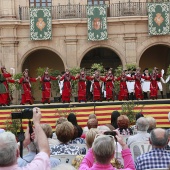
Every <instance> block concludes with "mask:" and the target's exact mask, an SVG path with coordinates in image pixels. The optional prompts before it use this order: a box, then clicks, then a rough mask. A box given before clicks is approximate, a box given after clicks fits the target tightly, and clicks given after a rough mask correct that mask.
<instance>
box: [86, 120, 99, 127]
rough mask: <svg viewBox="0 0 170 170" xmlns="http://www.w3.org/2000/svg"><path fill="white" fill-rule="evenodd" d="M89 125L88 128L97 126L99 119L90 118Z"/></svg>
mask: <svg viewBox="0 0 170 170" xmlns="http://www.w3.org/2000/svg"><path fill="white" fill-rule="evenodd" d="M87 126H88V129H91V128H97V126H98V121H97V119H89V120H88V122H87Z"/></svg>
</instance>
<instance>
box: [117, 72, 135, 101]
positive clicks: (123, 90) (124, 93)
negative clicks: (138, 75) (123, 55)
mask: <svg viewBox="0 0 170 170" xmlns="http://www.w3.org/2000/svg"><path fill="white" fill-rule="evenodd" d="M128 80H133V78H131V77H128V76H126V75H125V71H122V74H121V76H120V77H118V78H116V81H120V90H119V96H118V100H120V101H121V100H128V89H127V84H126V81H128Z"/></svg>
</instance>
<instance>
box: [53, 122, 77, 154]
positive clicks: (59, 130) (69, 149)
mask: <svg viewBox="0 0 170 170" xmlns="http://www.w3.org/2000/svg"><path fill="white" fill-rule="evenodd" d="M56 135H57V138H58V140H59V141H60V142H61V143H60V144H59V145H55V146H52V147H50V150H51V154H52V155H59V154H72V155H77V154H80V148H79V147H78V146H73V145H70V144H68V142H69V141H70V140H71V139H73V136H74V126H73V125H72V123H70V122H68V121H65V122H63V123H61V124H58V125H57V126H56Z"/></svg>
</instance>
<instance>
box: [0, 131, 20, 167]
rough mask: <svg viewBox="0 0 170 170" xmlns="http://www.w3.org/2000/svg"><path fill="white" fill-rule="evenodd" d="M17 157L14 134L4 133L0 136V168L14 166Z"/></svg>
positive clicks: (17, 151)
mask: <svg viewBox="0 0 170 170" xmlns="http://www.w3.org/2000/svg"><path fill="white" fill-rule="evenodd" d="M18 157H19V150H18V145H17V142H16V138H15V136H14V134H12V133H11V132H4V133H1V134H0V167H8V166H11V165H14V164H16V162H17V158H18Z"/></svg>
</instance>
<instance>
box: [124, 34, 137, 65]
mask: <svg viewBox="0 0 170 170" xmlns="http://www.w3.org/2000/svg"><path fill="white" fill-rule="evenodd" d="M136 39H137V37H136V36H129V35H128V36H125V37H124V41H125V53H126V57H125V61H126V64H137V63H136V62H137V56H136V55H137V52H136Z"/></svg>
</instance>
